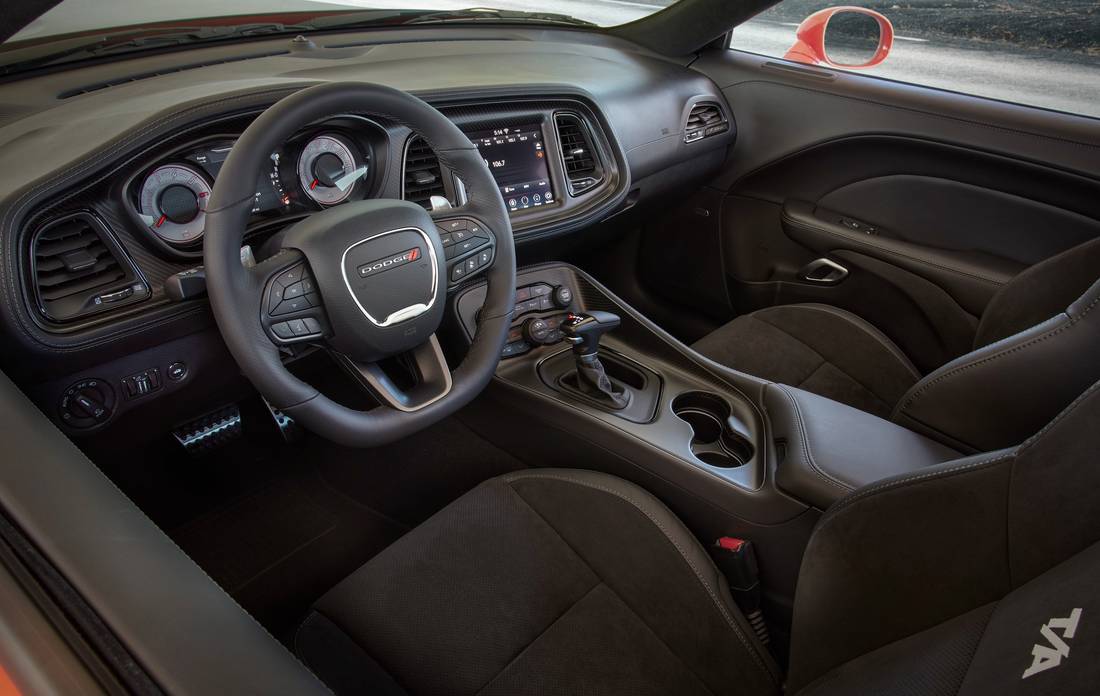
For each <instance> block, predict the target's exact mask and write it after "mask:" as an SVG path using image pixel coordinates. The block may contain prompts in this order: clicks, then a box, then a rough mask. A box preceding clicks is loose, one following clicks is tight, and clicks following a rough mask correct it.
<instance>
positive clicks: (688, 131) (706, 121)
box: [684, 102, 730, 143]
mask: <svg viewBox="0 0 1100 696" xmlns="http://www.w3.org/2000/svg"><path fill="white" fill-rule="evenodd" d="M729 129H730V124H729V121H728V120H726V117H725V115H723V113H722V107H720V106H718V105H717V104H715V103H714V102H700V103H698V104H696V105H695V106H693V107H691V113H690V114H688V120H687V125H685V126H684V142H685V143H693V142H695V141H696V140H702V139H703V138H709V137H710V136H712V135H718V134H719V133H725V132H726V131H728V130H729Z"/></svg>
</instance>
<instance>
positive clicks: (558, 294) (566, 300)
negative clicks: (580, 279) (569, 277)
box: [551, 285, 573, 309]
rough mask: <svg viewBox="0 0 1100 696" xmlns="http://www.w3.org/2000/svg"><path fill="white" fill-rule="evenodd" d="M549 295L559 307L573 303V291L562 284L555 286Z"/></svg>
mask: <svg viewBox="0 0 1100 696" xmlns="http://www.w3.org/2000/svg"><path fill="white" fill-rule="evenodd" d="M551 297H552V298H553V300H554V304H555V305H556V306H557V307H558V308H559V309H568V308H569V306H570V305H572V304H573V291H572V290H570V289H569V288H568V287H566V286H564V285H558V286H556V287H555V288H554V292H553V293H552V294H551Z"/></svg>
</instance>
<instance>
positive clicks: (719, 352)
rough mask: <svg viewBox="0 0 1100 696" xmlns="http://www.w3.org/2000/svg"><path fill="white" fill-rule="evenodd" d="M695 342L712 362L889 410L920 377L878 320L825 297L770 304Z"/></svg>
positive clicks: (867, 408)
mask: <svg viewBox="0 0 1100 696" xmlns="http://www.w3.org/2000/svg"><path fill="white" fill-rule="evenodd" d="M694 348H695V349H696V350H697V351H699V352H700V353H702V354H703V355H706V356H707V357H709V358H711V359H712V360H715V361H717V362H720V363H723V364H726V365H729V366H730V367H732V368H734V369H737V370H740V371H742V372H747V373H749V374H751V375H755V376H757V377H760V378H761V379H766V380H769V381H772V382H779V383H782V384H788V385H790V386H792V387H799V388H801V389H805V390H807V391H812V392H814V393H816V394H821V395H822V396H826V397H828V398H830V399H833V400H834V401H840V402H842V403H846V404H848V405H849V406H853V407H855V408H858V409H861V410H863V411H867V412H868V413H873V414H875V415H878V416H882V417H887V416H889V414H890V411H891V410H892V409H893V407H894V404H896V403H897V400H898V399H899V398H901V396H902V394H904V393H905V391H906V390H907V389H909V387H910V386H912V385H913V384H914V383H915V382H916V381H917V380H919V379H920V372H919V371H918V370H917V369H916V368H915V367H914V366H913V363H912V362H911V361H910V360H909V358H908V357H906V356H905V354H904V353H903V352H902V351H901V349H900V348H898V347H897V346H896V345H895V344H894V342H893V341H891V340H890V339H889V338H888V337H887V336H886V335H885V334H883V333H882V332H881V331H879V330H878V329H877V328H875V327H874V326H872V325H871V324H869V323H868V322H866V321H864V320H863V319H861V318H860V317H858V316H856V315H854V314H852V313H851V312H847V311H844V310H842V309H838V308H836V307H831V306H829V305H824V304H813V303H809V304H793V305H780V306H777V307H768V308H766V309H761V310H758V311H756V312H753V313H752V314H747V315H743V316H740V317H737V318H736V319H734V320H733V321H731V322H730V323H728V324H726V325H725V326H723V327H721V328H719V329H717V330H715V331H714V332H713V333H711V334H710V335H708V336H705V337H704V338H702V339H701V340H700V341H698V342H697V343H696V344H695V345H694Z"/></svg>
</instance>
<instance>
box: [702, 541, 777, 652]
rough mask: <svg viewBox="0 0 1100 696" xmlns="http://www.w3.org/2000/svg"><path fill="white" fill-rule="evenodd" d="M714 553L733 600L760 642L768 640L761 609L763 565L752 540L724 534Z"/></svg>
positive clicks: (713, 547)
mask: <svg viewBox="0 0 1100 696" xmlns="http://www.w3.org/2000/svg"><path fill="white" fill-rule="evenodd" d="M711 556H712V557H713V558H714V564H715V565H717V566H718V570H720V571H722V574H723V575H725V576H726V583H727V584H728V585H729V588H730V594H731V595H733V601H734V602H736V603H737V607H738V608H739V609H740V610H741V613H742V614H744V615H745V618H746V619H747V620H748V622H749V624H750V625H751V626H752V629H753V631H754V632H755V633H756V636H757V638H759V639H760V642H761V643H764V644H767V643H768V641H769V636H768V628H767V626H766V625H765V624H764V617H763V615H762V614H761V612H760V566H759V564H758V563H757V561H756V550H755V549H754V548H753V545H752V542H751V541H748V540H747V539H738V538H737V537H728V536H724V537H720V538H719V539H718V540H717V541H715V542H714V546H712V547H711Z"/></svg>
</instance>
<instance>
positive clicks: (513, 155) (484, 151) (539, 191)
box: [467, 123, 555, 211]
mask: <svg viewBox="0 0 1100 696" xmlns="http://www.w3.org/2000/svg"><path fill="white" fill-rule="evenodd" d="M467 135H468V136H469V138H470V141H471V142H473V144H474V145H477V148H478V150H480V151H481V156H482V157H484V158H485V162H486V164H488V165H489V170H490V171H491V172H493V177H494V178H495V179H496V181H497V186H499V187H500V194H501V195H502V196H504V203H505V204H506V205H507V206H508V210H510V211H516V210H525V209H528V208H540V207H543V206H547V205H552V204H553V203H554V202H555V199H554V189H553V187H552V186H551V185H550V170H549V168H548V167H547V166H546V148H545V147H544V146H543V142H542V128H541V127H540V126H539V125H538V124H537V123H534V124H530V125H526V126H513V127H509V128H493V129H491V130H483V131H474V132H473V133H467Z"/></svg>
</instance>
